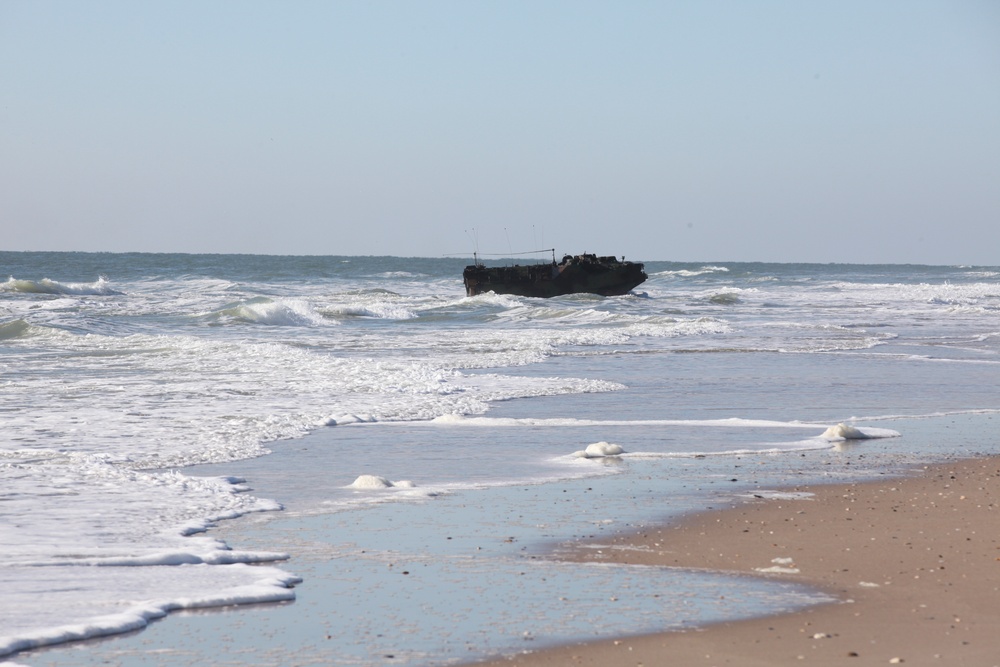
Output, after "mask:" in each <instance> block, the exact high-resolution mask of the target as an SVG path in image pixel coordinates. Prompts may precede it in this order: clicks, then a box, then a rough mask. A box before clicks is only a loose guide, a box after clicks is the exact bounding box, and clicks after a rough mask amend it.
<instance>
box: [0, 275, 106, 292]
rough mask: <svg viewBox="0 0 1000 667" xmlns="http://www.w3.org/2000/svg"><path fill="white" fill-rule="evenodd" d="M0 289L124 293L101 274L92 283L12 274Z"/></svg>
mask: <svg viewBox="0 0 1000 667" xmlns="http://www.w3.org/2000/svg"><path fill="white" fill-rule="evenodd" d="M0 291H4V292H20V293H22V294H68V295H77V296H112V295H116V294H122V292H119V291H118V290H115V289H112V288H111V283H110V281H109V280H108V279H107V278H105V277H104V276H101V277H100V278H98V279H97V280H95V281H94V282H92V283H61V282H59V281H58V280H51V279H49V278H42V279H41V280H18V279H17V278H15V277H14V276H11V277H10V278H9V279H8V280H7V282H5V283H3V284H2V285H0Z"/></svg>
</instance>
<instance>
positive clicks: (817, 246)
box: [0, 0, 1000, 266]
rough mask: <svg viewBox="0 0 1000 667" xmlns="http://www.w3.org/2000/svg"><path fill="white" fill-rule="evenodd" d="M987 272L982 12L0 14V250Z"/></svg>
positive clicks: (989, 181) (547, 5)
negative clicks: (600, 259)
mask: <svg viewBox="0 0 1000 667" xmlns="http://www.w3.org/2000/svg"><path fill="white" fill-rule="evenodd" d="M550 247H554V248H556V250H557V253H560V254H561V253H578V252H584V251H586V252H594V253H597V254H602V255H611V254H614V255H625V256H626V257H627V258H629V259H637V260H677V261H776V262H824V263H825V262H845V263H853V262H858V263H919V264H949V265H950V264H966V265H991V266H992V265H1000V2H996V1H994V0H982V1H972V0H947V1H945V0H939V1H934V2H929V1H926V0H878V1H875V2H872V1H871V0H863V1H855V0H831V1H829V2H822V1H820V0H816V1H812V2H801V1H799V0H790V1H787V2H780V1H767V0H761V1H759V2H749V1H742V0H741V1H738V2H727V1H722V0H705V1H695V0H691V1H687V2H680V1H677V2H671V1H668V0H660V1H656V2H648V1H638V0H634V1H611V0H608V1H604V2H594V1H590V0H566V1H560V0H531V1H519V0H504V1H500V0H497V1H494V2H485V1H478V0H454V1H437V0H426V1H420V0H407V1H402V0H399V1H396V2H388V1H384V0H365V1H352V0H341V1H334V0H327V1H323V2H310V1H307V0H299V1H297V2H290V3H288V2H276V1H275V2H260V1H256V0H243V1H239V2H237V1H235V0H233V1H230V2H223V1H211V0H208V1H197V2H188V1H185V0H170V1H169V2H160V1H157V0H148V1H144V2H133V1H132V0H126V1H123V2H111V1H104V0H90V1H78V0H69V1H47V0H0V250H65V251H109V252H128V251H144V252H222V253H260V254H294V255H301V254H316V255H396V256H422V257H439V256H445V255H449V254H453V253H456V254H457V253H464V254H466V255H468V254H470V253H471V252H472V251H473V250H478V251H479V252H480V253H484V254H487V253H504V254H509V253H510V252H521V251H527V250H536V249H542V248H550Z"/></svg>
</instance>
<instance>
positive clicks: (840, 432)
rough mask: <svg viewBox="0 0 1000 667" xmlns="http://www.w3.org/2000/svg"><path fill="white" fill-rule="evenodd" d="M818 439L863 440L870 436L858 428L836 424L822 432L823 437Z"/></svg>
mask: <svg viewBox="0 0 1000 667" xmlns="http://www.w3.org/2000/svg"><path fill="white" fill-rule="evenodd" d="M820 437H822V438H825V439H827V440H865V439H867V438H869V437H870V436H869V435H867V434H866V433H864V432H863V431H862V430H861V429H859V428H855V427H853V426H849V425H847V424H837V425H836V426H831V427H830V428H828V429H826V430H825V431H823V435H822V436H820Z"/></svg>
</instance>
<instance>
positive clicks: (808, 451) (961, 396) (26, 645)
mask: <svg viewBox="0 0 1000 667" xmlns="http://www.w3.org/2000/svg"><path fill="white" fill-rule="evenodd" d="M630 259H632V258H630ZM467 263H469V260H468V259H461V258H444V259H430V258H399V257H336V256H334V257H299V256H295V257H285V256H249V255H185V254H105V253H46V252H26V253H21V252H0V271H2V272H3V273H4V274H5V275H8V276H9V279H8V280H7V281H6V282H0V501H2V502H0V544H2V545H3V546H2V548H0V590H2V591H3V595H2V597H0V660H3V659H5V658H6V659H7V660H12V661H17V662H18V663H21V664H29V665H89V664H93V665H97V664H121V665H171V664H182V663H187V664H194V663H195V662H213V663H214V664H244V665H245V664H254V665H270V664H275V665H281V664H284V665H288V664H302V665H306V664H344V665H381V664H398V665H425V664H426V665H430V664H452V663H458V662H462V661H468V660H473V659H477V658H481V657H485V656H490V655H498V654H501V653H513V652H517V651H520V650H530V649H536V648H540V647H543V646H548V645H554V644H559V643H565V642H569V641H578V640H585V639H597V638H606V637H612V636H620V635H628V634H634V633H642V632H651V631H656V630H660V629H665V628H689V627H697V626H699V625H704V624H706V623H710V622H713V621H718V620H722V619H732V618H741V617H747V616H754V615H760V614H766V613H775V612H777V611H783V610H788V609H796V608H800V607H803V606H806V605H810V604H816V603H819V602H823V601H825V600H827V599H828V598H826V597H825V595H824V594H822V593H820V592H818V591H814V590H810V589H808V588H804V587H800V586H793V585H789V584H787V583H781V582H777V581H775V580H771V579H767V578H761V579H759V580H758V579H746V578H739V577H733V576H729V575H725V574H721V573H711V572H701V571H682V570H672V569H669V568H667V569H660V568H637V567H614V566H607V565H587V566H583V565H579V564H569V563H563V562H560V561H559V559H558V553H559V551H560V550H561V549H564V548H566V546H567V545H569V544H573V543H576V542H579V541H581V540H584V541H586V543H587V544H588V548H594V549H601V548H606V547H604V546H602V544H601V537H602V535H610V534H613V533H614V532H616V531H621V530H633V529H638V528H641V527H642V526H646V525H650V524H656V523H661V522H666V521H670V520H672V519H675V518H677V517H679V516H681V515H683V514H685V513H689V512H694V511H700V510H705V509H707V508H713V507H723V506H728V505H731V504H734V503H740V502H751V501H754V500H755V499H756V498H766V497H772V496H775V495H779V494H780V493H782V491H781V489H783V488H786V487H788V486H791V485H801V484H815V483H825V482H840V481H850V480H862V479H872V478H876V477H879V476H883V475H894V474H902V473H904V472H905V471H907V470H910V469H912V468H914V467H917V466H920V465H923V464H926V463H930V462H936V461H941V460H946V459H948V458H949V457H967V456H981V455H989V454H997V453H1000V442H998V438H997V437H996V435H995V431H996V424H997V419H998V417H997V415H998V414H1000V390H998V380H1000V267H966V266H902V265H878V266H875V265H850V264H825V265H816V264H759V263H749V264H745V263H734V262H721V261H719V262H703V263H677V262H662V261H649V262H646V271H647V273H648V274H649V280H648V281H646V282H645V283H643V284H642V285H640V286H639V287H638V288H636V289H635V290H634V291H633V292H632V293H631V294H629V295H626V296H622V297H609V298H604V297H597V296H592V295H573V296H567V297H561V298H554V299H548V300H543V299H531V298H521V297H513V296H502V295H494V294H486V295H480V296H476V297H471V298H470V297H466V296H465V294H464V288H463V286H462V281H461V273H462V269H463V268H464V266H465V265H466V264H467ZM769 565H771V564H769V563H762V569H766V568H767V566H769ZM609 610H610V611H609ZM153 621H157V622H155V623H154V622H153ZM102 637H104V638H106V639H103V640H99V641H95V639H96V638H102Z"/></svg>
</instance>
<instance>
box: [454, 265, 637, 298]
mask: <svg viewBox="0 0 1000 667" xmlns="http://www.w3.org/2000/svg"><path fill="white" fill-rule="evenodd" d="M462 277H463V278H464V280H465V292H466V294H468V295H469V296H475V295H477V294H482V293H484V292H495V293H497V294H515V295H517V296H531V297H541V298H548V297H553V296H562V295H564V294H581V293H587V294H600V295H602V296H619V295H621V294H628V293H629V292H630V291H631V290H632V289H634V288H635V287H636V286H638V285H641V284H642V283H643V282H644V281H645V280H646V277H647V276H646V272H645V271H644V267H643V265H642V264H641V263H639V262H619V261H618V260H617V259H615V258H614V257H596V256H594V255H578V256H576V257H568V256H567V257H566V258H564V259H563V261H562V262H561V263H559V264H556V263H555V262H552V263H551V264H529V265H525V266H517V265H515V266H496V267H486V266H483V265H482V264H475V265H473V266H467V267H465V272H464V273H463V274H462Z"/></svg>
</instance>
